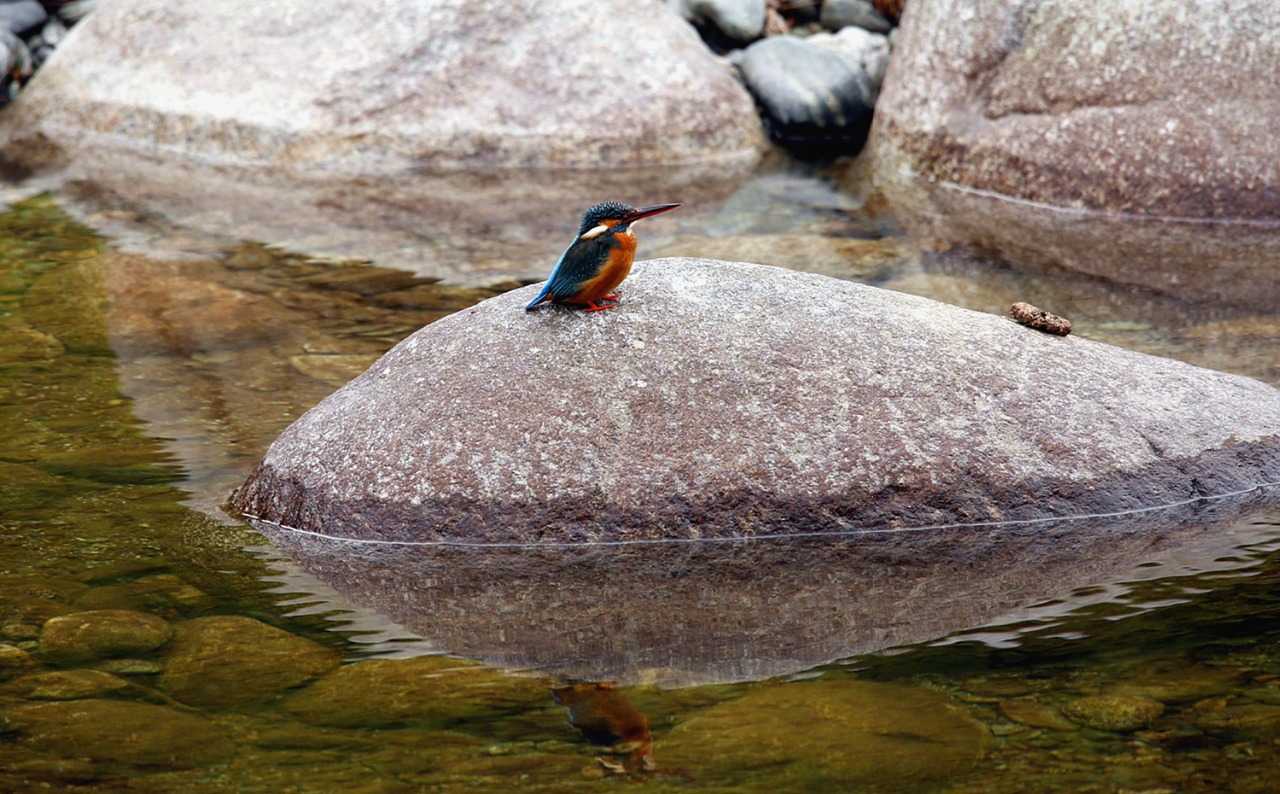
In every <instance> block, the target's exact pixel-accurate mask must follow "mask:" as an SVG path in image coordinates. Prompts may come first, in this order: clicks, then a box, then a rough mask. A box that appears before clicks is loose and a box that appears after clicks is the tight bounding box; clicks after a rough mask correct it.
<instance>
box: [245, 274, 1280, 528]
mask: <svg viewBox="0 0 1280 794" xmlns="http://www.w3.org/2000/svg"><path fill="white" fill-rule="evenodd" d="M536 289H537V287H534V286H531V287H527V288H524V289H520V290H516V291H513V292H509V293H506V294H504V295H501V296H498V297H496V298H492V299H490V300H487V301H485V302H483V303H481V304H479V305H477V306H475V307H473V308H471V309H468V310H465V311H462V312H459V313H457V314H454V315H451V316H449V317H447V318H445V319H443V320H440V321H438V322H436V323H434V324H432V325H430V326H428V327H426V328H424V329H422V330H420V331H418V332H417V333H415V334H413V335H412V336H410V337H409V338H407V339H405V340H404V341H403V342H401V343H400V344H399V345H397V346H396V347H395V348H394V349H392V350H391V351H390V352H389V353H387V354H386V355H385V356H384V357H383V358H381V359H380V360H379V361H378V362H377V363H376V364H374V365H373V367H371V368H370V369H369V370H368V371H367V372H365V373H364V374H363V375H361V376H360V377H358V378H356V379H355V380H354V381H352V382H351V383H349V384H348V385H347V386H345V387H343V388H342V389H340V390H339V391H338V392H336V393H335V394H333V395H331V396H330V397H329V398H327V399H326V400H324V401H323V402H322V403H320V404H319V405H318V406H316V407H315V408H314V409H312V410H311V411H309V412H308V413H307V414H306V415H304V416H303V417H302V418H301V419H299V420H298V421H297V422H295V423H294V424H293V425H292V426H290V427H289V428H288V429H287V430H286V431H285V432H284V434H282V435H281V437H280V438H279V439H277V440H276V442H275V443H274V444H272V446H271V448H270V449H269V450H268V452H267V454H266V457H265V458H264V460H263V461H262V462H261V463H260V464H259V466H258V467H257V469H256V470H255V471H254V472H253V474H252V475H251V476H250V477H249V479H248V481H247V482H246V483H245V484H244V485H243V486H242V487H241V488H240V489H239V490H238V491H237V493H236V494H235V495H234V497H233V504H234V506H235V507H236V508H238V509H240V510H241V511H243V512H245V513H247V514H249V515H251V516H257V517H260V518H263V519H266V520H268V521H272V522H277V523H280V524H284V525H287V526H290V527H296V528H300V529H305V530H311V531H316V532H321V533H325V534H330V535H335V536H343V537H355V538H394V539H411V540H445V541H462V542H471V541H500V542H505V541H579V540H616V539H634V538H693V537H705V536H738V535H752V534H764V533H804V532H831V531H838V530H843V529H849V528H854V527H863V526H883V525H892V526H919V525H932V524H943V523H950V522H968V521H988V520H997V519H1022V518H1042V517H1047V516H1067V515H1078V514H1090V513H1103V512H1110V511H1116V510H1124V509H1131V508H1139V507H1145V506H1151V505H1157V504H1167V503H1171V502H1176V501H1179V500H1184V499H1188V498H1194V497H1196V496H1200V495H1210V494H1218V493H1223V492H1227V491H1233V490H1238V489H1242V488H1250V487H1253V486H1255V485H1257V484H1259V483H1261V482H1264V481H1267V480H1277V479H1280V391H1277V390H1276V389H1274V388H1272V387H1271V386H1268V385H1265V384H1262V383H1259V382H1257V381H1253V380H1250V379H1247V378H1243V377H1239V376H1233V375H1227V374H1223V373H1218V372H1212V371H1208V370H1203V369H1198V368H1196V367H1192V366H1189V365H1186V364H1182V363H1179V362H1176V361H1170V360H1166V359H1160V358H1155V357H1152V356H1147V355H1142V354H1138V353H1132V352H1128V351H1125V350H1121V349H1118V348H1114V347H1110V346H1107V345H1103V344H1098V343H1094V342H1090V341H1088V340H1084V339H1080V338H1077V337H1075V336H1070V337H1066V338H1061V337H1050V336H1046V335H1044V334H1041V333H1039V332H1037V331H1033V330H1030V329H1027V328H1023V327H1021V326H1019V325H1016V324H1015V323H1014V322H1013V321H1011V320H1008V319H1004V318H1000V317H995V316H992V315H987V314H980V313H977V312H972V311H968V310H965V309H960V308H956V307H953V306H947V305H944V304H940V303H936V302H934V301H930V300H927V299H924V298H919V297H914V296H909V295H904V294H900V293H895V292H889V291H886V290H880V289H875V288H873V287H867V286H863V285H859V284H853V283H849V282H843V281H837V280H835V279H831V278H827V277H823V276H817V275H812V274H803V273H797V272H793V271H788V270H782V269H778V268H772V267H765V266H761V265H748V264H735V263H726V262H717V261H711V260H696V259H664V260H654V261H649V262H641V263H638V264H637V265H636V268H635V270H634V271H633V273H632V276H631V278H630V279H629V280H628V281H627V282H626V283H624V284H623V288H622V291H623V298H622V301H621V303H620V305H619V306H618V307H617V308H615V309H612V310H610V311H606V312H598V313H591V314H587V313H583V312H581V311H577V310H573V309H565V308H562V307H554V306H553V307H546V308H544V309H540V310H537V311H534V312H525V311H524V310H523V307H524V304H525V303H527V302H528V301H529V300H530V299H531V298H532V297H533V295H534V292H535V291H536Z"/></svg>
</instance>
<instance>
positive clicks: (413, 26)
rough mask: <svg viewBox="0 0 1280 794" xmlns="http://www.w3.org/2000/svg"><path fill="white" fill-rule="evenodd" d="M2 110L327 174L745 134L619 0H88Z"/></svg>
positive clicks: (676, 42) (44, 125) (614, 155)
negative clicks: (53, 51)
mask: <svg viewBox="0 0 1280 794" xmlns="http://www.w3.org/2000/svg"><path fill="white" fill-rule="evenodd" d="M619 42H626V44H627V46H626V48H625V57H620V50H619ZM691 97H696V98H697V101H691V99H690V98H691ZM7 115H8V116H11V117H12V118H7V119H6V122H5V125H4V126H7V127H10V129H9V130H8V132H9V133H10V134H14V133H15V130H16V134H17V135H18V136H19V137H27V138H29V137H31V136H32V135H42V136H45V137H46V138H47V139H48V140H49V141H51V142H52V143H53V144H55V145H56V146H58V147H63V148H74V147H75V146H77V145H79V144H80V143H81V141H82V139H85V138H89V139H98V140H103V139H107V140H109V141H110V142H111V143H113V144H115V145H118V146H122V147H125V148H129V149H133V150H139V151H143V152H146V153H150V154H161V155H163V156H164V157H169V158H171V157H174V156H175V155H178V156H185V157H187V158H193V159H196V160H200V161H204V162H208V163H212V164H216V163H224V162H228V161H229V162H232V163H243V164H252V165H262V166H295V167H299V168H306V169H321V170H326V171H331V172H339V173H352V172H355V173H374V174H377V173H384V172H399V171H404V170H406V169H417V168H423V167H427V168H432V167H441V168H455V167H493V166H498V167H516V166H518V167H538V166H556V167H563V166H585V167H590V166H602V165H606V164H608V165H612V166H626V165H652V164H657V163H678V162H692V161H698V162H705V161H708V160H725V161H728V160H739V161H741V160H747V161H754V159H755V158H756V157H757V156H758V154H759V152H760V149H761V146H762V136H761V133H760V129H759V122H758V120H757V119H756V115H755V112H754V109H753V107H752V105H751V100H750V98H749V97H748V96H747V94H746V92H745V91H743V90H742V88H741V87H740V86H738V85H737V83H736V82H735V81H734V80H733V78H732V77H731V76H730V75H729V74H728V72H727V71H726V70H725V69H724V68H723V67H722V66H720V65H719V64H718V63H717V62H716V61H715V59H714V58H713V57H712V56H711V54H710V53H708V52H707V51H706V48H705V47H704V46H703V45H702V43H701V41H699V39H698V36H697V35H696V33H695V32H694V31H693V30H691V29H690V28H689V27H688V26H687V25H686V24H685V23H684V22H682V21H681V20H680V19H679V17H678V16H677V15H676V14H675V13H674V12H672V11H670V10H668V9H667V8H665V7H664V6H663V5H661V4H659V3H627V2H625V1H624V0H559V2H554V3H545V2H537V1H536V0H519V1H518V2H508V1H507V0H485V1H484V2H476V1H475V0H431V2H421V3H411V4H404V3H394V2H389V0H379V1H378V2H372V3H356V4H353V3H344V2H338V0H324V1H323V2H314V1H312V0H288V1H287V2H283V3H273V4H271V5H270V6H264V5H262V4H260V3H254V2H248V0H232V1H231V2H220V3H205V2H200V0H177V1H176V2H173V1H171V0H163V1H162V0H145V1H144V2H129V3H110V4H103V7H102V8H100V9H99V10H98V11H96V12H95V13H94V14H92V15H91V16H90V17H88V18H87V19H86V20H85V22H84V23H82V24H81V25H79V26H77V27H76V28H75V30H74V31H73V33H72V34H71V35H70V36H69V37H68V39H67V41H66V42H65V43H64V44H63V46H62V47H60V48H59V50H58V52H57V56H56V57H54V58H53V59H52V60H51V61H50V62H49V64H48V65H46V66H45V67H44V69H42V70H41V72H40V74H39V76H38V77H37V79H35V80H33V82H32V84H31V86H30V87H29V88H28V90H27V91H25V92H24V94H23V96H22V98H21V101H20V102H18V103H16V104H15V105H14V107H13V108H12V110H11V112H10V113H9V114H7ZM4 137H5V133H4V131H0V139H2V138H4Z"/></svg>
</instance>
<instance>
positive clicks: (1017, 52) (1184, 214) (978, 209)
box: [870, 0, 1280, 306]
mask: <svg viewBox="0 0 1280 794" xmlns="http://www.w3.org/2000/svg"><path fill="white" fill-rule="evenodd" d="M1138 29H1140V30H1142V31H1143V33H1142V35H1141V36H1138V37H1135V36H1134V35H1133V31H1134V30H1138ZM900 35H901V38H900V39H899V41H898V45H897V47H896V48H895V50H894V60H893V64H892V66H891V67H890V69H889V74H888V76H887V78H886V81H885V86H884V90H883V92H882V94H881V98H880V102H879V104H878V105H877V108H876V121H875V124H874V126H873V130H872V136H871V144H870V145H871V147H872V150H873V151H874V152H875V160H876V164H875V172H876V178H877V181H878V182H879V183H880V186H881V187H882V188H883V189H884V191H885V192H886V194H887V195H888V196H889V198H890V200H891V201H893V202H894V203H895V204H896V205H898V206H900V207H901V208H903V209H905V210H906V214H907V215H908V216H914V217H915V218H916V220H917V221H923V222H925V223H926V224H927V225H930V226H931V231H933V232H934V233H937V234H939V235H941V236H944V237H946V238H949V239H952V240H955V241H960V242H967V243H971V244H976V245H977V246H979V247H981V248H984V249H987V250H993V251H995V252H996V253H998V254H1001V255H1003V256H1004V257H1006V258H1008V259H1009V260H1010V261H1012V262H1013V263H1015V264H1017V265H1019V266H1039V267H1044V266H1062V267H1066V268H1069V269H1074V270H1080V271H1083V272H1087V273H1091V274H1095V275H1100V276H1104V277H1106V278H1110V279H1114V280H1118V281H1124V282H1129V283H1134V284H1139V285H1142V286H1146V287H1151V288H1155V289H1159V290H1163V291H1169V292H1174V293H1176V294H1179V295H1184V296H1186V297H1189V298H1193V299H1202V298H1210V299H1216V300H1227V301H1232V302H1238V303H1243V304H1251V305H1258V306H1274V305H1275V303H1276V302H1277V300H1280V279H1277V278H1276V277H1275V268H1274V263H1275V262H1276V261H1277V256H1278V255H1280V224H1277V222H1276V218H1277V216H1278V215H1280V139H1277V137H1276V136H1275V135H1273V134H1272V132H1271V131H1272V129H1273V128H1274V125H1275V119H1276V116H1277V113H1280V83H1277V82H1276V80H1275V74H1274V72H1275V58H1274V53H1275V52H1276V49H1277V47H1280V6H1277V5H1276V4H1275V3H1272V2H1270V0H1247V1H1246V2H1243V3H1241V4H1236V5H1234V6H1232V8H1231V9H1229V10H1228V9H1225V8H1223V9H1220V10H1216V11H1215V10H1211V9H1207V8H1205V7H1204V6H1202V5H1200V4H1197V3H1195V2H1192V0H1171V1H1170V2H1163V3H1156V4H1153V3H1150V2H1147V0H1123V1H1122V2H1112V1H1111V0H1084V2H1081V1H1080V0H1050V1H1049V2H1029V1H1028V0H988V1H987V2H982V3H977V4H974V3H971V2H969V0H919V1H918V2H913V3H911V4H910V5H909V6H908V10H907V12H906V13H905V15H904V17H903V20H902V27H901V28H900Z"/></svg>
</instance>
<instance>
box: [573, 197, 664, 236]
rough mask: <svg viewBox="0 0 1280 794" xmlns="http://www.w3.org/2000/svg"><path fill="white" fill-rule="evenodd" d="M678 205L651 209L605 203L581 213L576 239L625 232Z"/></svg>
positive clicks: (657, 205) (611, 202)
mask: <svg viewBox="0 0 1280 794" xmlns="http://www.w3.org/2000/svg"><path fill="white" fill-rule="evenodd" d="M679 206H680V205H679V204H655V205H653V206H652V207H633V206H631V205H630V204H623V203H622V202H621V201H605V202H601V203H600V204H597V205H595V206H594V207H592V208H591V209H589V210H587V211H586V212H584V213H582V225H581V226H579V227H578V238H579V239H581V240H591V239H594V238H596V237H599V236H600V235H602V234H604V233H605V232H625V231H627V230H628V229H629V228H630V226H631V224H633V223H635V222H636V221H638V220H640V219H641V218H647V217H649V216H650V215H658V214H660V213H663V212H670V211H671V210H673V209H675V208H676V207H679Z"/></svg>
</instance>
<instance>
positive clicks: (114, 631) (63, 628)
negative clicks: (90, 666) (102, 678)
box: [40, 609, 173, 664]
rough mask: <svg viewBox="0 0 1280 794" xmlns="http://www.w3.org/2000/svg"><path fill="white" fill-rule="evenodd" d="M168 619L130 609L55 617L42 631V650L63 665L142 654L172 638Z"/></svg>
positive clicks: (47, 656)
mask: <svg viewBox="0 0 1280 794" xmlns="http://www.w3.org/2000/svg"><path fill="white" fill-rule="evenodd" d="M172 635H173V628H172V627H171V626H170V625H169V622H168V621H167V620H165V619H164V618H161V617H158V616H156V615H149V614H147V613H145V612H135V611H133V610H127V609H104V610H92V611H89V612H75V613H72V614H70V615H63V616H61V617H56V618H52V619H50V620H49V621H47V622H46V623H45V624H44V626H43V627H42V628H41V630H40V653H41V655H43V656H44V657H45V658H46V659H49V660H50V661H53V662H57V663H60V664H74V663H78V662H85V661H89V660H91V659H101V658H104V657H109V656H127V655H130V654H141V653H146V652H147V651H150V650H154V649H155V648H159V647H160V646H161V645H164V644H165V643H166V642H168V641H169V637H171V636H172Z"/></svg>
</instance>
